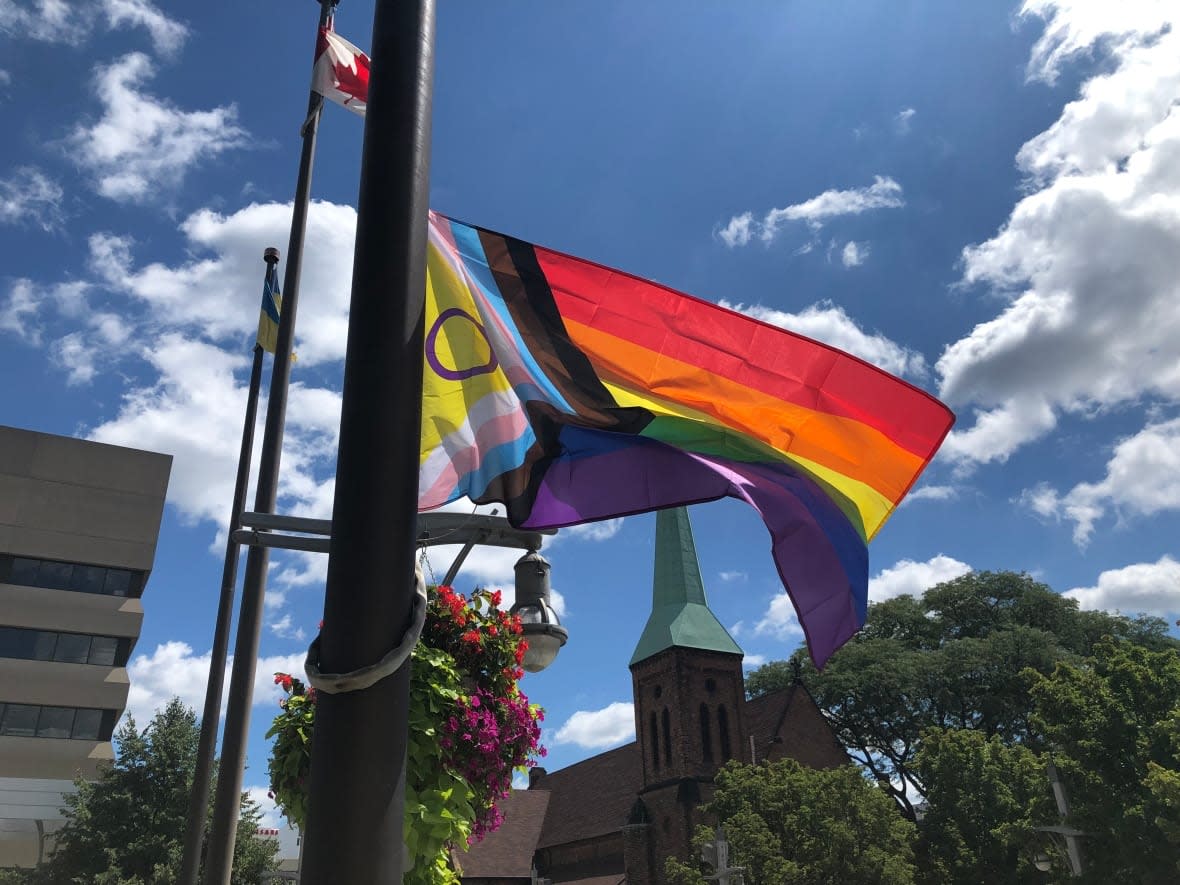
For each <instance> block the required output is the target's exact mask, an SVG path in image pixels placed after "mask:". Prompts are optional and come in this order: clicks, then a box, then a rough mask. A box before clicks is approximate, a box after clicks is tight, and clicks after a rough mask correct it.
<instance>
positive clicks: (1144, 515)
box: [0, 0, 1180, 787]
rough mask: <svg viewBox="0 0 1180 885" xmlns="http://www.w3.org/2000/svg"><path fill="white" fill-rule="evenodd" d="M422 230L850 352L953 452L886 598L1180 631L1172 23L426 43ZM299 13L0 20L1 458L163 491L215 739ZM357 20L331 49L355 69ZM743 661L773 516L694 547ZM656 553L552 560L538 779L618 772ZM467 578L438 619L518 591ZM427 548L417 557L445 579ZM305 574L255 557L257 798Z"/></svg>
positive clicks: (317, 395)
mask: <svg viewBox="0 0 1180 885" xmlns="http://www.w3.org/2000/svg"><path fill="white" fill-rule="evenodd" d="M441 7H442V8H441V9H440V15H439V22H438V48H437V76H436V83H435V109H434V143H433V158H432V173H431V174H432V205H433V206H434V207H435V208H436V209H438V210H440V211H442V212H445V213H447V214H450V215H453V216H455V217H458V218H462V219H464V220H467V221H471V222H473V223H477V224H480V225H483V226H486V227H491V228H494V229H499V230H503V231H505V232H509V233H512V234H514V235H517V236H520V237H522V238H525V239H530V240H533V241H535V242H538V243H542V244H544V245H547V246H550V247H553V248H557V249H560V250H563V251H567V252H571V253H573V254H576V255H580V256H584V257H586V258H591V259H594V260H596V261H599V262H602V263H604V264H607V265H611V266H615V267H619V268H623V269H625V270H628V271H631V272H633V273H636V274H639V275H641V276H645V277H649V278H651V279H655V280H658V281H660V282H662V283H665V284H668V285H671V286H673V287H675V288H678V289H681V290H684V291H687V292H691V293H693V294H695V295H697V296H699V297H702V298H708V299H711V300H715V301H724V302H726V303H728V304H729V305H731V306H735V307H738V308H739V309H742V310H745V311H748V312H750V313H752V314H754V315H755V316H758V317H760V318H762V319H765V320H768V321H770V322H775V323H778V324H781V325H784V326H787V327H789V328H792V329H795V330H797V331H800V332H802V333H804V334H807V335H811V336H812V337H816V338H820V339H823V340H826V341H829V342H831V343H833V344H836V345H837V346H840V347H843V348H845V349H848V350H851V351H853V352H855V353H857V354H859V355H861V356H863V357H865V358H866V359H869V360H871V361H873V362H875V363H877V364H879V365H882V366H884V367H885V368H888V369H890V370H891V371H894V372H896V373H899V374H902V375H904V377H906V378H907V379H909V380H911V381H913V382H914V383H916V384H919V385H920V386H922V387H924V388H925V389H927V390H930V391H932V392H934V393H936V394H938V395H940V396H942V397H943V398H944V399H945V400H946V401H947V402H948V403H949V404H950V405H951V406H952V407H953V408H954V409H955V410H956V411H957V413H958V415H959V421H958V425H957V427H956V430H955V432H954V433H953V434H952V436H951V437H950V438H949V440H948V441H947V443H946V444H945V446H944V447H943V450H942V452H941V453H940V455H939V456H938V458H937V459H936V461H935V463H934V464H933V465H932V466H931V468H930V469H929V470H928V471H927V473H926V474H925V476H924V477H923V480H922V482H921V483H920V484H919V486H918V488H917V489H916V491H915V492H914V493H913V494H912V495H911V497H910V499H909V500H908V501H907V502H906V503H905V504H904V506H903V507H902V508H901V509H900V510H899V511H898V513H897V514H896V515H895V516H894V518H893V519H892V521H891V522H890V523H889V524H888V525H887V526H886V528H885V529H884V530H883V531H882V532H881V534H880V535H879V536H878V538H877V540H876V541H875V542H874V544H873V546H872V547H871V549H870V567H871V574H872V576H873V577H872V584H871V589H870V593H871V596H872V598H874V599H881V598H886V597H888V596H891V595H895V594H897V593H902V592H915V593H917V592H921V591H922V590H924V589H925V588H926V587H928V586H930V585H931V584H933V583H936V582H937V581H939V580H944V579H947V578H951V577H954V576H957V575H958V574H962V573H964V572H965V571H967V570H969V569H1016V570H1025V571H1028V572H1030V573H1032V574H1034V575H1036V576H1037V577H1038V578H1040V579H1041V580H1044V581H1045V582H1047V583H1048V584H1049V585H1050V586H1052V587H1053V588H1054V589H1056V590H1058V591H1060V592H1067V593H1070V594H1071V595H1073V596H1074V597H1076V598H1077V599H1078V600H1079V602H1080V603H1081V604H1082V605H1083V606H1087V607H1096V608H1107V609H1112V610H1113V609H1119V610H1122V611H1127V612H1136V611H1148V612H1151V613H1154V614H1159V615H1163V616H1166V617H1168V618H1169V619H1170V620H1174V619H1175V618H1176V617H1177V615H1180V563H1178V562H1177V560H1176V559H1175V558H1174V557H1175V555H1176V553H1175V545H1176V540H1175V539H1176V538H1177V518H1176V513H1177V509H1178V508H1180V470H1178V469H1177V468H1180V409H1178V408H1177V405H1178V403H1180V307H1178V306H1177V305H1180V291H1178V290H1180V282H1178V281H1180V105H1178V104H1177V103H1176V100H1177V97H1180V45H1178V44H1180V31H1178V30H1177V29H1176V28H1175V27H1174V25H1175V24H1176V21H1175V19H1176V18H1177V13H1176V12H1175V10H1174V8H1173V5H1172V4H1167V3H1152V2H1138V3H1124V4H1119V5H1118V6H1117V10H1116V8H1115V7H1114V5H1111V4H1094V3H1089V2H1082V0H1072V2H1071V0H1028V2H1026V3H1025V4H1024V5H1023V6H1021V5H1019V4H1014V3H998V2H997V3H979V4H948V3H942V2H936V0H926V2H920V0H913V2H893V3H870V2H838V0H837V2H822V3H821V2H781V0H778V2H765V3H759V2H753V0H745V2H743V3H740V4H703V3H701V4H689V5H687V6H686V5H685V4H683V3H671V2H667V3H665V2H654V0H653V2H648V3H644V4H632V3H623V2H606V0H603V2H600V3H597V4H594V7H593V13H590V12H588V11H586V9H587V7H581V8H579V7H578V6H576V5H575V4H554V3H541V2H531V3H525V2H518V3H501V4H495V5H492V4H475V3H443V4H441ZM315 19H316V5H315V4H314V3H311V2H305V3H302V4H294V3H285V4H281V5H280V4H277V3H271V2H267V3H248V4H243V3H234V4H230V3H225V2H220V0H213V2H209V3H205V4H200V5H199V6H195V5H192V4H185V5H184V6H183V7H180V6H178V5H164V4H160V5H153V4H152V3H151V2H149V0H93V2H89V3H83V2H68V0H0V112H3V116H4V119H5V121H6V123H7V126H6V132H5V137H4V139H3V140H2V141H0V244H3V248H2V250H0V253H2V254H3V258H4V261H3V266H2V269H0V378H3V379H4V382H5V383H4V384H3V385H2V386H0V415H2V417H0V420H2V421H3V422H4V423H6V424H11V425H15V426H19V427H28V428H32V429H36V430H41V431H47V432H53V433H62V434H72V435H77V436H83V437H89V438H93V439H98V440H102V441H106V442H113V443H119V444H125V445H133V446H137V447H142V448H148V449H155V450H158V451H163V452H169V453H171V454H173V455H174V456H175V463H174V468H173V475H172V483H171V488H170V493H169V499H170V504H169V506H168V508H167V510H166V513H165V520H164V526H163V530H162V533H161V537H160V545H159V549H158V554H157V559H156V568H155V571H154V573H153V576H152V578H151V582H150V584H149V586H148V589H147V592H146V594H145V597H144V604H145V608H146V611H147V616H146V620H145V623H144V630H143V635H142V638H141V639H140V642H139V645H138V647H137V649H136V654H135V656H134V658H133V660H132V662H131V665H130V668H131V674H132V679H133V687H132V695H131V708H132V710H133V712H134V713H135V714H136V716H137V717H138V718H140V720H141V721H142V720H143V719H145V718H147V717H148V716H150V714H151V711H152V710H153V709H154V707H155V706H156V705H158V704H160V703H161V702H162V701H164V700H166V699H167V698H168V697H169V696H170V695H172V694H174V693H178V694H180V695H181V696H182V697H183V698H184V699H185V700H186V701H188V702H189V703H190V704H192V705H193V706H195V707H198V708H199V707H200V704H201V699H202V697H203V689H204V680H205V674H206V672H207V667H208V651H209V646H210V632H211V629H212V619H213V614H214V609H215V606H216V596H217V589H218V581H219V578H220V572H221V550H222V543H223V540H222V537H223V536H221V535H220V532H221V531H222V527H223V526H224V524H225V522H226V520H227V518H228V508H229V502H230V494H231V489H232V482H233V475H234V467H235V461H236V456H237V448H238V439H239V434H240V427H241V414H242V407H243V402H244V396H245V383H246V377H247V371H248V361H249V351H250V347H251V345H252V343H253V339H252V334H253V331H252V330H253V327H254V325H255V323H256V319H257V309H258V301H259V295H260V291H261V281H262V271H263V263H262V261H261V256H262V250H263V248H264V247H266V246H270V245H274V246H277V247H279V248H280V249H281V250H283V251H285V250H286V245H287V226H288V224H289V219H290V206H289V200H290V198H291V194H292V192H293V189H294V180H295V172H296V164H297V161H298V152H299V126H300V124H301V123H302V120H303V114H304V109H305V107H306V95H307V91H306V90H307V83H308V80H309V76H310V65H311V52H312V47H313V43H314V37H315ZM371 21H372V3H371V2H348V0H346V2H344V3H343V4H342V7H341V8H340V10H339V11H338V15H337V30H338V31H340V33H341V34H342V35H343V36H345V37H346V38H348V39H350V40H351V41H352V42H354V43H356V44H358V45H359V46H361V47H367V45H368V43H369V30H370V26H371ZM361 136H362V122H361V120H360V119H358V118H357V117H355V116H353V115H351V114H349V113H347V112H346V111H344V110H342V109H341V108H338V107H335V106H329V107H327V108H326V109H325V114H324V120H323V124H322V129H321V136H320V142H319V152H318V156H317V160H316V169H315V177H314V183H313V193H314V197H315V199H316V200H317V201H318V202H317V203H316V204H315V205H314V207H313V209H312V211H311V217H310V227H309V232H308V241H307V252H306V257H305V264H304V275H303V284H302V290H301V295H302V298H301V305H300V315H299V321H300V327H299V328H298V329H297V331H296V338H297V346H296V349H297V351H298V353H299V361H298V363H297V364H296V366H295V370H294V380H295V386H294V388H293V390H292V394H291V404H290V409H289V414H288V418H289V422H288V433H287V444H286V447H285V453H284V461H283V465H284V473H283V483H282V489H281V508H282V510H283V511H284V512H288V513H295V514H299V515H314V516H325V517H326V516H329V515H330V512H331V502H332V475H333V470H334V453H335V443H336V439H335V434H336V428H337V424H338V419H339V393H338V392H339V387H340V377H341V369H342V362H341V360H342V357H343V351H344V334H345V329H346V321H347V306H348V298H349V285H350V279H351V264H352V238H353V232H354V225H355V212H354V209H353V208H352V207H353V206H355V203H356V192H357V181H358V171H359V157H360V146H361ZM691 513H692V519H693V524H694V528H695V532H696V539H697V546H698V551H699V555H700V562H701V569H702V572H703V575H704V578H705V582H706V586H707V588H708V592H709V596H710V601H711V603H712V605H713V607H714V608H715V610H716V611H717V613H718V615H719V617H720V618H721V620H722V621H723V623H725V624H726V625H729V626H731V627H732V632H733V634H734V636H735V638H736V639H737V641H738V642H739V644H740V645H741V646H742V647H743V649H744V650H745V651H746V653H747V656H748V661H749V662H752V663H758V662H761V661H764V660H773V659H775V658H780V657H785V656H787V655H788V654H789V653H790V652H791V651H792V650H793V649H794V647H795V646H796V644H797V643H798V642H799V640H800V633H799V630H798V626H797V623H796V622H795V620H794V618H793V616H792V614H791V611H790V607H789V605H788V604H787V601H786V597H785V595H784V594H783V593H782V589H781V586H780V585H779V583H778V579H777V576H776V573H775V570H774V567H773V564H772V562H771V558H770V555H769V539H768V538H767V536H766V534H765V531H764V529H763V527H762V526H761V524H760V522H759V521H758V519H757V517H756V515H755V514H754V513H753V512H752V511H750V510H748V509H746V508H744V507H743V506H742V505H740V504H738V503H736V502H728V501H727V502H718V503H714V504H708V505H702V506H698V507H694V508H692V511H691ZM653 529H654V520H653V518H652V517H651V516H643V517H632V518H628V519H626V520H620V521H615V522H611V523H604V524H599V525H595V526H589V527H583V528H581V529H578V530H572V531H563V532H562V533H561V534H560V535H559V536H558V537H557V538H556V539H555V540H554V541H553V542H552V543H551V544H550V545H549V546H548V547H547V548H546V551H545V552H546V555H547V556H548V557H549V558H550V560H551V561H552V563H553V583H554V586H555V588H556V589H557V591H558V592H559V594H560V597H561V601H562V603H563V605H564V609H563V614H564V618H565V623H566V624H567V626H568V628H569V631H570V641H569V644H568V646H567V647H566V649H565V650H564V651H563V652H562V654H561V656H560V657H559V658H558V660H557V662H556V663H555V664H554V666H553V667H551V668H550V670H549V671H547V672H545V673H543V674H539V675H535V676H529V677H527V678H526V680H525V683H524V688H525V691H526V692H527V693H528V694H529V695H530V696H531V697H532V698H533V699H534V700H535V701H537V702H539V703H541V704H543V705H544V706H545V707H546V708H547V710H548V717H547V722H546V725H547V726H548V727H547V729H546V734H545V739H546V743H547V744H548V745H549V747H550V757H549V760H548V762H547V764H548V765H549V766H550V767H560V766H562V765H566V764H569V763H571V762H574V761H576V760H578V759H580V758H584V757H585V756H587V755H589V754H591V753H594V752H597V751H598V750H599V749H601V748H604V747H607V746H612V745H614V744H617V743H618V742H620V741H623V740H626V739H628V738H629V736H630V731H631V727H632V719H631V711H630V706H629V703H630V697H631V688H630V676H629V674H628V671H627V669H626V662H627V660H628V658H629V656H630V654H631V651H632V650H633V647H634V644H635V642H636V641H637V640H638V637H639V634H640V632H641V630H642V627H643V623H644V619H645V617H646V612H647V607H648V605H649V603H650V587H651V574H652V540H653ZM514 558H515V555H514V554H513V553H511V552H508V553H501V552H496V551H491V552H488V551H480V552H477V553H476V554H473V556H472V558H471V559H470V560H469V565H468V567H467V568H466V570H465V571H464V573H463V574H462V575H461V577H460V579H459V581H458V584H459V589H461V590H469V589H470V588H471V587H472V586H473V585H474V584H475V583H476V582H479V583H484V584H488V585H494V586H506V587H508V588H510V586H511V566H512V562H513V560H514ZM448 563H449V555H448V552H447V551H446V550H445V549H438V550H436V551H432V553H431V564H432V566H433V568H434V570H435V571H436V573H437V574H440V575H441V574H442V572H443V571H445V569H446V567H447V564H448ZM324 568H325V562H324V561H323V559H322V558H320V559H316V558H314V557H309V558H298V557H286V558H282V557H279V558H276V562H275V566H274V568H273V570H272V573H271V582H270V593H269V594H268V606H267V625H266V627H265V629H264V637H263V646H262V650H263V655H264V656H265V659H264V660H263V661H262V662H261V664H260V666H259V672H260V679H259V691H258V693H257V699H258V704H257V705H256V707H255V710H254V726H255V727H254V729H253V732H252V738H251V742H250V749H249V765H250V767H249V770H248V771H247V773H246V783H247V784H249V785H252V786H256V787H261V786H262V785H263V784H264V783H265V766H266V747H265V744H264V742H263V741H262V737H261V736H262V734H263V732H264V731H265V728H266V725H267V724H268V722H269V720H270V717H271V715H272V712H273V709H274V708H273V704H274V701H275V694H274V692H273V686H270V685H268V683H269V681H270V673H272V672H273V671H274V670H275V669H280V668H282V669H293V668H295V667H296V666H297V662H298V661H299V660H301V658H302V651H303V649H304V648H305V646H306V642H307V640H308V638H309V636H308V635H307V634H309V633H311V632H312V631H313V630H314V627H315V624H316V623H317V622H318V620H319V619H320V616H321V610H322V592H323V574H324Z"/></svg>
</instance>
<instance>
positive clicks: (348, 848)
mask: <svg viewBox="0 0 1180 885" xmlns="http://www.w3.org/2000/svg"><path fill="white" fill-rule="evenodd" d="M434 21H435V16H434V0H398V2H395V0H379V2H378V3H377V5H376V10H375V12H374V17H373V51H372V72H371V78H370V83H369V104H368V113H367V114H366V116H365V143H364V153H363V158H362V163H361V183H360V197H359V203H358V207H357V208H358V211H357V232H356V253H355V259H354V264H353V276H352V306H351V314H350V318H349V324H348V351H347V356H346V357H345V368H344V390H343V403H342V409H341V422H340V448H339V454H338V457H337V468H336V500H335V509H334V511H333V515H332V544H331V553H330V558H329V560H328V581H327V593H326V597H325V601H324V627H323V631H322V632H321V634H320V666H321V669H322V670H323V671H324V672H333V673H346V672H350V671H352V670H354V669H356V668H359V667H362V666H366V665H369V664H373V663H375V662H376V661H378V660H380V659H381V658H382V657H383V656H384V655H385V654H386V653H387V652H388V651H389V650H390V649H391V648H392V647H393V646H395V645H396V644H397V643H398V642H400V640H401V638H402V635H403V633H404V631H405V629H406V627H407V626H408V625H409V623H410V612H411V606H412V601H413V573H414V563H415V537H416V534H417V531H416V518H417V499H418V441H419V425H420V420H421V399H422V390H421V387H422V338H423V303H424V299H425V292H426V230H427V211H428V197H429V193H428V192H429V156H430V123H431V85H432V80H433V75H434ZM409 677H410V664H409V662H408V661H407V662H406V663H405V664H404V665H403V666H402V667H401V668H400V669H399V670H398V671H397V672H396V673H394V674H393V675H392V676H389V677H387V678H385V679H382V680H381V681H380V682H378V683H376V684H375V685H373V686H371V687H370V688H367V689H364V690H362V691H355V692H347V693H343V694H327V693H321V694H320V695H319V696H318V698H317V701H316V707H317V709H316V727H315V735H314V738H313V739H312V751H311V777H310V791H309V797H308V799H309V801H308V816H307V832H306V848H305V851H304V856H303V875H302V881H303V883H304V885H338V883H345V882H346V883H348V885H378V883H382V885H384V883H400V882H401V881H402V870H403V858H402V855H403V838H402V815H403V813H404V808H403V806H404V787H405V753H406V738H407V735H406V728H407V717H408V708H409Z"/></svg>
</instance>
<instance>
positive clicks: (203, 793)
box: [179, 247, 279, 885]
mask: <svg viewBox="0 0 1180 885" xmlns="http://www.w3.org/2000/svg"><path fill="white" fill-rule="evenodd" d="M262 260H263V261H265V262H266V276H267V278H268V279H269V278H270V276H271V274H273V273H275V269H274V268H275V265H276V264H278V263H279V250H278V249H275V248H273V247H272V248H269V249H267V250H266V251H265V252H264V253H263V259H262ZM262 353H263V351H262V345H261V344H259V343H258V342H257V341H256V342H255V343H254V364H253V365H252V366H251V367H250V388H249V392H248V393H247V394H246V418H245V420H244V422H243V424H242V448H241V451H240V452H239V453H238V476H237V480H236V482H235V484H234V502H233V508H232V509H231V511H230V515H229V536H228V537H227V538H226V541H225V565H224V567H223V568H222V571H221V597H220V598H219V599H218V601H217V620H216V621H215V623H214V627H213V649H212V651H210V653H209V681H208V682H207V683H206V684H205V709H204V712H203V713H202V714H201V737H200V740H199V741H198V743H197V761H196V767H195V769H194V771H193V785H192V790H191V792H190V793H189V802H188V820H187V821H186V822H185V830H184V855H183V859H182V861H181V867H180V882H179V885H197V876H198V875H199V874H200V871H201V841H202V839H203V837H204V835H205V817H206V815H207V814H208V811H209V781H210V779H211V777H212V772H213V754H214V750H215V749H216V745H217V726H218V725H219V724H220V722H221V690H222V687H223V683H224V682H225V658H226V653H227V651H228V646H229V628H230V621H231V620H232V618H233V608H234V590H235V589H236V588H237V584H238V559H239V552H240V549H241V545H239V544H238V543H237V542H236V541H234V532H235V531H236V530H237V529H239V528H241V516H242V511H243V510H244V509H245V507H246V486H247V485H248V483H249V481H250V459H251V457H252V456H253V453H254V422H255V420H256V418H257V415H258V389H259V387H261V382H262Z"/></svg>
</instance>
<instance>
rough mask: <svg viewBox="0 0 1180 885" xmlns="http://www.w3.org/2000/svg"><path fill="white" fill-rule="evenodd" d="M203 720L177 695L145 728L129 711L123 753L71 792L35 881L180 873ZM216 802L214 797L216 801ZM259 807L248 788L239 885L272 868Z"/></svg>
mask: <svg viewBox="0 0 1180 885" xmlns="http://www.w3.org/2000/svg"><path fill="white" fill-rule="evenodd" d="M199 738H200V728H199V726H198V724H197V717H196V714H195V713H194V712H193V711H192V710H190V709H189V708H187V707H185V706H184V704H182V703H181V702H180V701H179V700H178V699H173V700H172V701H171V702H169V704H168V705H167V706H166V707H165V708H164V709H162V710H160V711H158V712H157V713H156V715H155V716H154V717H153V718H152V720H151V722H150V723H149V724H148V725H147V727H146V728H144V729H143V730H142V731H140V730H139V729H138V728H137V727H136V725H135V720H134V719H133V718H132V717H130V716H128V717H127V719H126V721H125V722H124V723H123V725H122V726H121V727H120V728H119V730H118V732H117V733H116V735H115V746H116V755H117V758H116V760H115V762H114V763H113V764H112V765H110V766H108V767H107V768H106V769H104V770H103V772H102V774H101V776H100V777H99V779H98V780H97V781H93V782H87V781H81V780H80V781H78V783H77V787H78V791H77V792H76V793H74V794H72V795H70V796H67V797H66V808H65V809H64V811H65V814H66V824H65V826H64V827H63V828H62V829H61V830H60V831H59V833H58V834H57V840H56V847H55V849H54V851H53V853H52V855H51V856H50V857H49V859H48V860H47V861H46V862H45V863H43V864H42V865H41V866H40V867H38V868H37V869H36V870H35V871H32V872H31V873H30V874H29V875H28V876H27V877H26V881H28V882H29V883H30V885H50V883H52V885H64V883H79V885H83V883H84V885H166V883H172V882H175V881H176V879H177V877H178V875H179V873H180V864H181V851H182V847H181V840H182V839H183V835H184V829H185V818H186V816H187V812H188V801H189V792H190V790H191V787H192V779H193V769H194V767H195V762H196V755H197V743H198V740H199ZM210 810H212V797H211V801H210ZM258 821H259V809H258V805H257V804H256V803H254V802H252V801H251V800H250V799H249V798H248V797H247V796H246V795H245V794H243V796H242V805H241V823H240V824H239V826H238V836H237V843H236V845H235V846H234V867H233V879H232V882H233V885H255V883H257V882H258V881H259V879H260V876H261V874H262V873H263V872H264V871H266V870H270V869H273V868H274V857H275V853H276V851H277V845H276V844H275V843H274V842H273V841H264V840H260V839H257V838H255V836H254V833H255V830H256V829H257V827H258Z"/></svg>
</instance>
